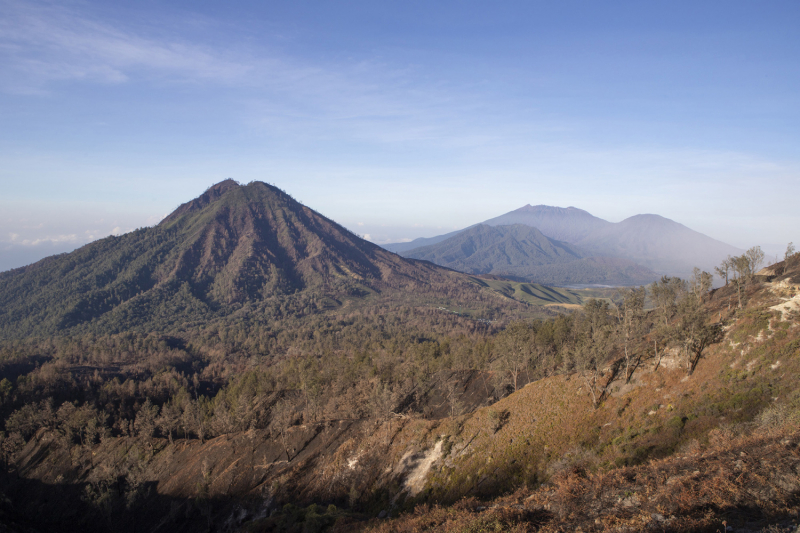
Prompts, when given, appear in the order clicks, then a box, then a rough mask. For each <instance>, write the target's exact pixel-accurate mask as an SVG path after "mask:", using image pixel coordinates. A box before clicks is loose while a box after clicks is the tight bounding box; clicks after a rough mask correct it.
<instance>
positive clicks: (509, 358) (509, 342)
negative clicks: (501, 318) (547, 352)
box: [494, 322, 536, 392]
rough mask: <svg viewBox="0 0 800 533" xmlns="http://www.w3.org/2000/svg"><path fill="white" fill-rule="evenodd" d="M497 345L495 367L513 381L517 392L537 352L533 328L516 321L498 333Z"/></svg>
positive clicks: (504, 376)
mask: <svg viewBox="0 0 800 533" xmlns="http://www.w3.org/2000/svg"><path fill="white" fill-rule="evenodd" d="M495 346H496V350H497V352H498V356H497V358H496V359H495V361H494V367H495V369H496V370H497V371H498V373H499V375H500V376H502V378H503V379H504V380H506V379H507V380H510V381H511V384H512V386H513V387H514V392H517V389H518V388H519V379H520V377H521V376H522V373H523V372H526V373H527V372H528V369H529V367H530V364H531V361H532V359H533V357H534V354H535V353H536V350H535V345H534V332H533V329H532V328H531V327H530V325H528V324H526V323H524V322H514V323H512V324H510V325H509V326H508V327H506V329H505V330H504V331H503V332H502V333H501V334H500V335H498V337H497V342H496V345H495Z"/></svg>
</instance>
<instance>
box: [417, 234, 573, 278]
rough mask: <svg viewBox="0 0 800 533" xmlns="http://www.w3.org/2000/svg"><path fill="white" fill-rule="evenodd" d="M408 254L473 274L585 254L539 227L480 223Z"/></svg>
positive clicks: (546, 263)
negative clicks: (540, 229)
mask: <svg viewBox="0 0 800 533" xmlns="http://www.w3.org/2000/svg"><path fill="white" fill-rule="evenodd" d="M406 255H407V257H413V258H414V259H424V260H426V261H431V262H432V263H436V264H438V265H445V266H448V267H450V268H453V269H456V270H460V271H462V272H469V273H473V274H488V273H492V272H493V271H496V270H498V269H504V268H508V267H510V266H518V265H520V264H525V265H530V266H535V265H549V264H551V263H567V262H569V261H575V260H576V259H580V258H581V257H583V256H582V255H581V254H580V252H578V251H577V250H575V249H573V247H572V246H570V245H569V244H567V243H564V242H559V241H556V240H553V239H550V238H548V237H545V236H544V235H543V234H542V232H541V231H539V230H538V229H536V228H532V227H530V226H524V225H522V224H516V225H513V226H498V227H492V226H488V225H486V224H479V225H477V226H473V227H471V228H469V229H466V230H464V231H462V232H460V233H458V234H457V235H454V236H452V237H450V238H448V239H445V240H443V241H441V242H439V243H437V244H433V245H430V246H425V247H422V248H417V249H415V250H411V251H409V252H408V253H407V254H406Z"/></svg>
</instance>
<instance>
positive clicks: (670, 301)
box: [650, 276, 687, 328]
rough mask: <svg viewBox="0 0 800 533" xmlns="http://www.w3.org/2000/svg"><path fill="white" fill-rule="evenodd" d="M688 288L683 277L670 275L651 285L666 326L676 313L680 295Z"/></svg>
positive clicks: (659, 312) (659, 313) (657, 308)
mask: <svg viewBox="0 0 800 533" xmlns="http://www.w3.org/2000/svg"><path fill="white" fill-rule="evenodd" d="M686 290H687V288H686V282H685V281H683V280H682V279H681V278H675V277H672V278H671V277H669V276H663V277H662V278H661V279H660V280H659V281H656V282H655V283H653V284H652V285H651V286H650V293H651V295H652V296H653V300H654V302H655V304H656V310H657V313H658V315H659V318H661V320H662V326H663V327H665V328H666V327H667V326H668V325H669V319H670V318H671V317H672V315H673V314H674V313H675V308H676V302H677V300H678V297H679V296H680V295H681V294H683V293H684V292H686Z"/></svg>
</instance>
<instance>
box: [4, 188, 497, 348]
mask: <svg viewBox="0 0 800 533" xmlns="http://www.w3.org/2000/svg"><path fill="white" fill-rule="evenodd" d="M393 291H402V294H411V295H414V296H415V297H416V296H420V297H425V296H431V295H442V294H449V295H454V294H455V295H459V294H460V295H462V296H464V298H467V299H469V300H470V301H479V300H481V299H482V298H486V296H485V294H483V293H482V292H481V291H482V289H480V288H479V287H478V286H477V285H476V284H475V283H474V282H472V281H470V279H469V278H468V276H465V275H463V274H460V273H457V272H454V271H451V270H447V269H443V268H440V267H437V266H435V265H432V264H430V263H425V262H420V261H414V260H407V259H403V258H402V257H399V256H398V255H396V254H393V253H390V252H387V251H386V250H384V249H382V248H380V247H379V246H377V245H374V244H372V243H370V242H367V241H365V240H363V239H361V238H359V237H357V236H356V235H354V234H353V233H351V232H349V231H348V230H346V229H344V228H343V227H341V226H339V225H338V224H336V223H335V222H333V221H331V220H329V219H327V218H325V217H323V216H322V215H320V214H318V213H316V212H315V211H313V210H312V209H310V208H308V207H306V206H304V205H301V204H300V203H298V202H296V201H295V200H294V199H292V198H291V197H290V196H289V195H287V194H286V193H284V192H283V191H281V190H279V189H277V188H275V187H273V186H270V185H267V184H265V183H260V182H253V183H250V184H249V185H246V186H245V185H240V184H238V183H236V182H234V181H232V180H227V181H224V182H222V183H219V184H217V185H215V186H213V187H211V188H210V189H208V190H207V191H206V192H205V193H204V194H202V195H201V196H200V197H198V198H196V199H194V200H192V201H190V202H187V203H185V204H183V205H181V206H180V207H179V208H178V209H176V210H175V212H173V213H172V214H171V215H169V216H168V217H167V218H165V219H164V220H163V221H162V222H161V223H160V224H158V225H157V226H155V227H152V228H144V229H140V230H137V231H134V232H131V233H127V234H125V235H121V236H119V237H113V236H112V237H108V238H105V239H102V240H99V241H95V242H93V243H91V244H88V245H86V246H84V247H82V248H80V249H78V250H75V251H74V252H71V253H69V254H62V255H57V256H52V257H48V258H46V259H43V260H41V261H39V262H37V263H34V264H32V265H29V266H27V267H23V268H18V269H14V270H11V271H7V272H3V273H0V338H12V337H21V336H26V335H32V334H34V335H50V334H54V333H58V332H66V331H74V332H80V331H93V332H97V333H109V332H117V331H123V330H127V329H131V328H143V329H145V330H148V331H154V330H156V331H157V330H162V331H163V330H165V329H167V328H170V327H172V328H182V327H194V326H197V325H200V324H204V323H207V322H208V321H209V320H212V319H214V320H216V319H221V318H224V317H240V318H241V316H244V315H246V314H247V313H256V311H257V314H258V316H260V317H266V316H273V315H281V314H285V313H292V312H304V311H303V310H304V309H306V308H308V309H313V307H314V306H319V305H323V306H324V305H327V304H326V303H325V300H326V299H327V300H330V298H328V296H330V295H334V296H335V297H337V298H339V297H340V296H341V295H345V297H346V296H348V295H356V296H357V295H359V294H362V293H364V294H369V293H370V292H376V293H382V294H385V295H390V294H392V293H393ZM303 295H308V297H304V296H303ZM303 298H305V299H303ZM497 298H499V296H498V297H497ZM491 299H492V297H489V300H491ZM495 303H496V302H495ZM297 306H300V307H299V309H295V307H297ZM264 319H265V318H261V320H264Z"/></svg>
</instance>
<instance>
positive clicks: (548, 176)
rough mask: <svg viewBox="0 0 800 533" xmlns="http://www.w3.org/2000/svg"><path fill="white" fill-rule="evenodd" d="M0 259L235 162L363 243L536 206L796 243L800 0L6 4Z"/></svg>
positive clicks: (73, 233) (737, 240) (1, 54)
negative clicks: (651, 217)
mask: <svg viewBox="0 0 800 533" xmlns="http://www.w3.org/2000/svg"><path fill="white" fill-rule="evenodd" d="M0 13H1V14H2V16H0V72H2V76H0V269H6V268H11V267H14V266H20V265H22V264H25V263H27V262H31V261H33V260H36V259H38V258H40V257H43V256H45V255H48V254H50V253H55V252H60V251H66V250H69V249H73V248H75V247H77V246H80V245H82V244H84V243H85V242H88V241H90V240H92V239H95V238H98V237H101V236H104V235H108V234H110V233H120V232H125V231H129V230H130V229H133V228H136V227H141V226H146V225H152V224H155V223H157V222H158V221H159V220H160V218H161V217H163V216H164V215H165V214H167V213H168V212H170V211H171V210H172V209H174V208H175V207H176V206H177V205H179V204H180V203H182V202H184V201H186V200H188V199H191V198H193V197H195V196H197V195H198V194H200V193H202V191H203V190H205V188H207V187H208V186H210V185H212V184H214V183H216V182H219V181H221V180H223V179H225V178H228V177H231V178H234V179H236V180H237V181H240V182H249V181H252V180H262V181H267V182H270V183H274V184H276V185H278V186H279V187H281V188H282V189H284V190H286V191H287V192H289V193H291V194H292V195H293V196H295V198H297V199H298V200H300V201H302V202H303V203H305V204H307V205H309V206H310V207H312V208H314V209H316V210H318V211H320V212H321V213H323V214H324V215H326V216H329V217H331V218H333V219H335V220H337V221H338V222H340V223H342V224H344V225H345V226H347V227H349V228H350V229H352V230H353V231H355V232H357V233H359V234H365V235H368V238H370V239H371V240H373V241H375V242H379V243H383V242H392V241H400V240H404V239H410V238H415V237H420V236H432V235H436V234H440V233H443V232H446V231H451V230H453V229H456V228H460V227H464V226H467V225H469V224H472V223H475V222H479V221H481V220H485V219H487V218H491V217H494V216H497V215H499V214H502V213H505V212H507V211H510V210H512V209H516V208H518V207H521V206H522V205H525V204H528V203H530V204H534V205H535V204H548V205H558V206H570V205H573V206H576V207H580V208H583V209H586V210H587V211H589V212H591V213H592V214H594V215H596V216H600V217H602V218H605V219H607V220H611V221H615V222H616V221H619V220H622V219H624V218H626V217H628V216H632V215H634V214H638V213H658V214H661V215H663V216H666V217H668V218H672V219H674V220H677V221H679V222H681V223H683V224H686V225H687V226H689V227H691V228H693V229H696V230H698V231H701V232H703V233H706V234H707V235H710V236H712V237H715V238H718V239H720V240H723V241H726V242H729V243H731V244H734V245H736V246H740V247H743V248H746V247H749V246H752V245H755V244H759V245H761V246H763V247H764V248H765V249H766V250H768V251H770V250H776V249H779V248H782V247H785V244H786V242H788V241H790V240H793V241H795V242H798V241H800V235H798V231H797V228H800V210H798V208H797V207H796V202H797V200H796V199H797V198H798V197H800V156H798V146H800V142H798V141H800V132H799V130H798V124H800V120H798V119H800V83H799V82H800V61H798V59H800V32H798V31H797V28H798V27H800V4H798V3H797V2H758V3H756V2H728V1H726V2H722V1H720V2H676V1H671V2H589V1H586V2H568V1H567V2H492V3H489V2H435V3H434V2H300V1H298V2H284V3H275V2H225V3H222V2H199V1H193V2H169V3H166V2H159V1H152V0H145V1H136V2H22V1H18V0H0Z"/></svg>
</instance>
